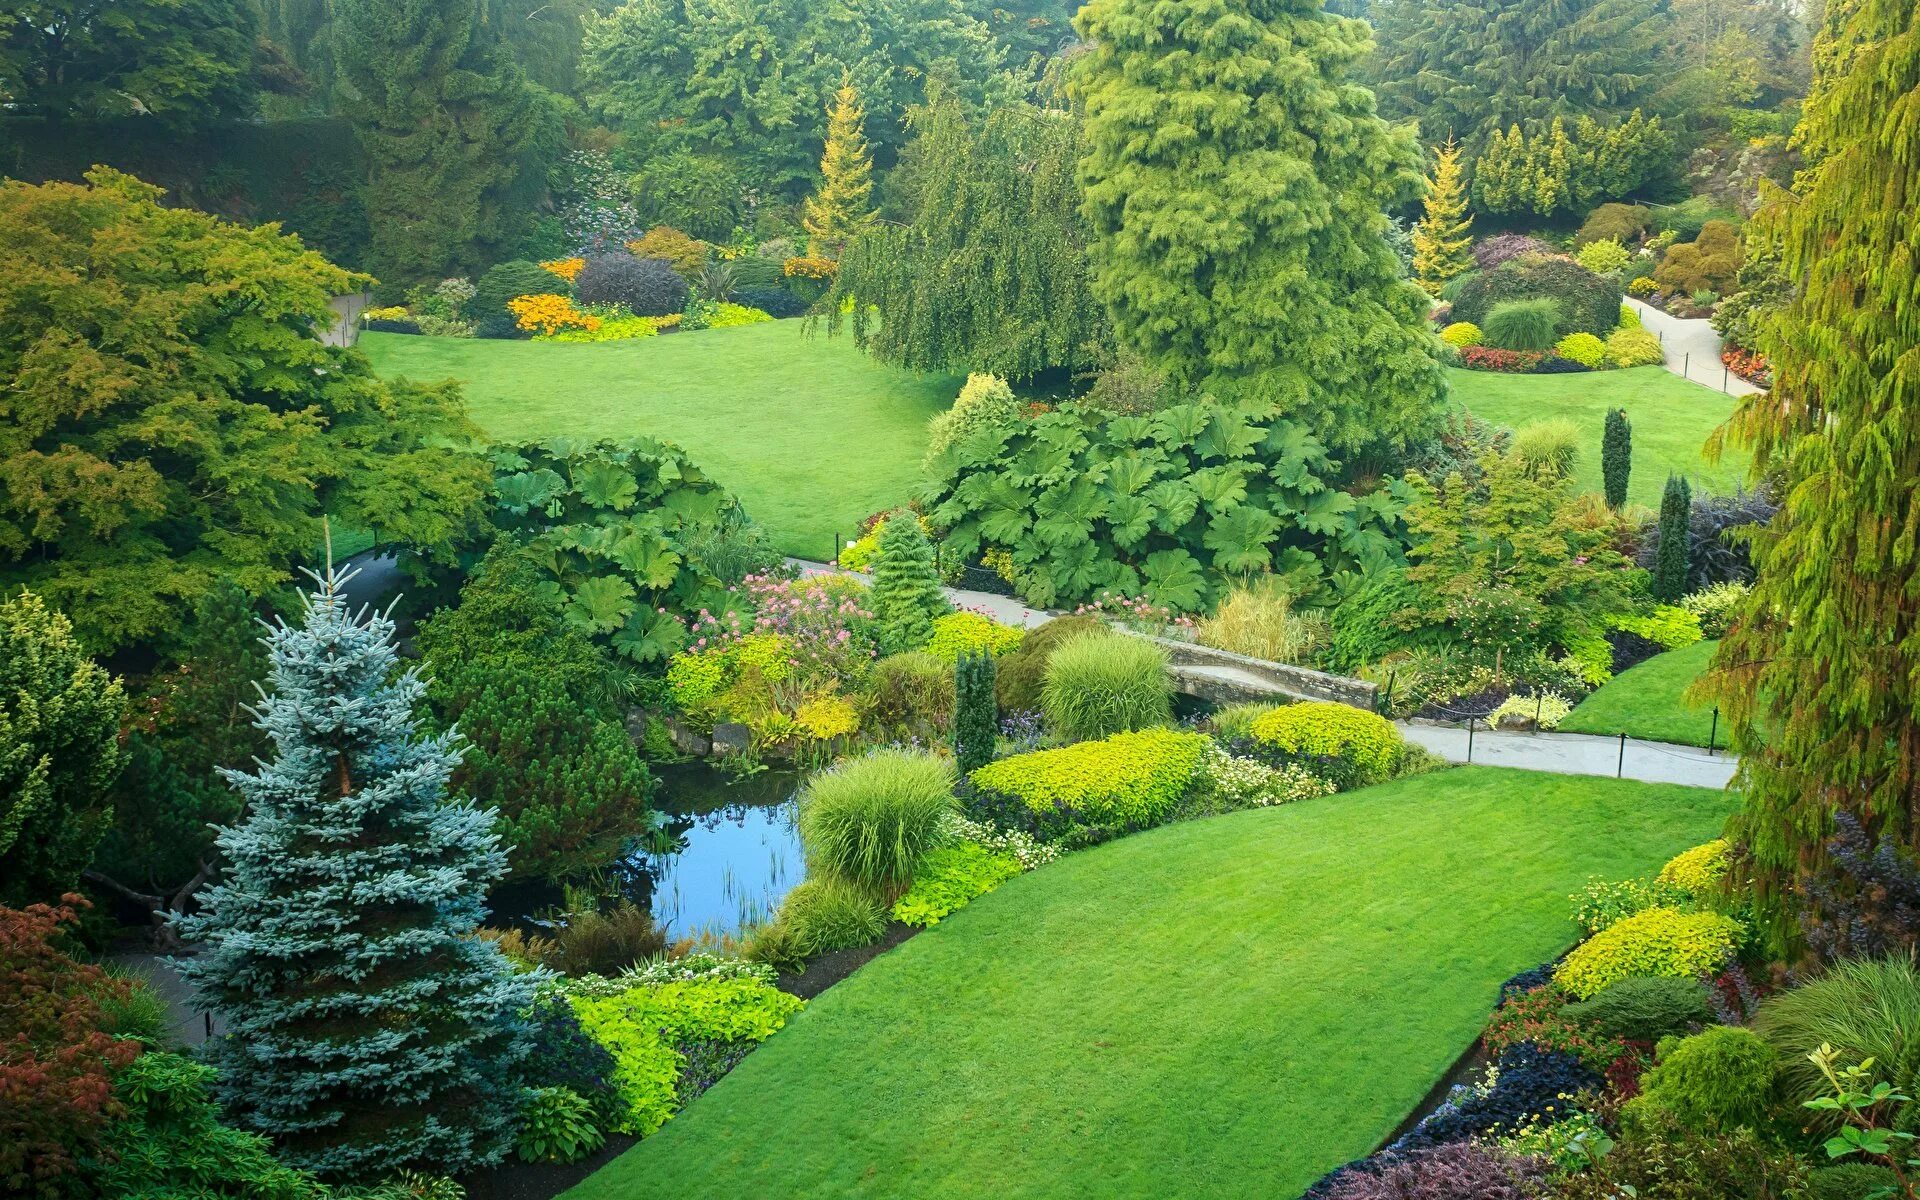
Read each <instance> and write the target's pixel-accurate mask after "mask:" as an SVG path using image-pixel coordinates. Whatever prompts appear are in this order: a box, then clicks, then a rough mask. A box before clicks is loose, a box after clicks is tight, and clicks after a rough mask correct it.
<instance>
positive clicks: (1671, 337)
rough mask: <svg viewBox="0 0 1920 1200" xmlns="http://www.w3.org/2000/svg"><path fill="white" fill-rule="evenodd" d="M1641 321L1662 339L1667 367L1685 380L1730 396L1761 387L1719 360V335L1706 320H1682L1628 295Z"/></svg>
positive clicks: (1629, 301) (1661, 343)
mask: <svg viewBox="0 0 1920 1200" xmlns="http://www.w3.org/2000/svg"><path fill="white" fill-rule="evenodd" d="M1627 303H1628V304H1631V305H1632V306H1633V308H1634V311H1636V312H1638V313H1639V314H1640V323H1641V324H1642V325H1644V326H1646V329H1647V332H1648V333H1651V334H1653V335H1655V336H1656V337H1658V338H1659V339H1660V345H1661V348H1662V349H1664V350H1666V352H1667V370H1669V371H1672V372H1673V373H1674V374H1675V375H1678V376H1680V378H1682V379H1689V380H1692V381H1693V382H1694V383H1697V384H1701V385H1702V386H1705V387H1710V388H1712V389H1713V390H1714V391H1716V392H1725V393H1726V394H1727V395H1729V396H1751V395H1752V394H1753V393H1755V392H1757V391H1759V390H1760V389H1759V388H1757V387H1755V386H1753V385H1752V384H1750V383H1748V382H1747V381H1746V380H1744V379H1742V378H1740V377H1739V376H1738V375H1735V374H1734V373H1733V372H1731V371H1729V370H1727V369H1726V367H1725V365H1724V364H1722V363H1721V361H1720V346H1721V342H1720V335H1719V334H1717V333H1715V332H1714V330H1713V323H1712V322H1711V321H1707V320H1688V321H1683V320H1681V319H1680V318H1679V317H1670V316H1668V315H1667V314H1666V313H1663V312H1661V311H1660V310H1659V309H1657V308H1655V307H1653V306H1652V305H1651V304H1644V303H1642V302H1641V301H1638V300H1635V299H1633V298H1632V297H1628V299H1627Z"/></svg>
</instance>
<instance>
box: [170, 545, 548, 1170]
mask: <svg viewBox="0 0 1920 1200" xmlns="http://www.w3.org/2000/svg"><path fill="white" fill-rule="evenodd" d="M348 578H350V576H344V575H341V574H339V573H337V572H335V571H334V570H333V569H332V568H331V567H329V569H328V571H327V573H326V575H325V576H324V577H320V578H319V586H318V588H317V590H315V591H314V592H313V593H312V594H311V595H309V596H308V597H307V602H306V616H305V621H304V623H303V624H302V625H301V626H300V627H299V628H292V627H289V626H287V625H286V624H285V623H282V624H280V625H279V626H278V627H277V628H276V629H274V631H273V633H272V636H271V638H270V646H269V660H270V663H271V681H272V691H271V693H270V694H268V695H267V696H266V697H265V699H264V700H263V701H262V702H261V705H260V707H259V710H258V712H259V718H260V725H261V728H262V729H263V730H265V732H266V734H267V736H268V738H269V739H271V741H272V743H273V753H272V758H271V760H270V761H268V762H265V763H263V764H262V765H261V766H260V768H259V770H258V771H256V772H252V773H247V772H241V771H233V770H228V771H224V772H223V774H224V775H225V776H226V778H227V780H228V782H230V783H232V784H233V786H234V787H236V788H237V789H239V791H240V793H241V795H242V796H243V797H244V798H245V800H246V804H247V815H246V818H245V819H244V820H243V821H242V823H241V824H240V825H239V826H237V827H234V828H229V829H225V830H222V831H221V833H220V836H219V839H218V841H219V845H220V848H221V849H222V850H223V851H224V852H225V854H226V858H227V863H228V866H227V870H226V874H225V876H224V878H223V879H222V880H221V881H220V883H219V884H218V885H217V886H215V887H213V888H211V889H209V890H208V891H207V892H206V893H205V894H204V896H203V903H204V906H205V907H204V908H203V910H202V911H201V912H200V913H198V914H196V915H193V916H190V917H186V918H183V919H181V920H180V922H179V926H180V929H181V931H182V933H183V934H184V935H185V937H186V938H187V939H188V940H189V941H196V942H199V943H200V944H201V947H202V952H201V953H200V954H199V955H197V956H195V957H194V958H192V959H189V960H187V961H186V962H185V963H184V964H183V968H182V969H183V973H184V974H185V975H186V977H187V978H188V979H189V980H190V981H191V982H192V983H193V984H194V986H195V987H196V988H197V989H198V991H199V994H200V1000H201V1003H202V1004H204V1005H205V1006H206V1007H207V1008H208V1009H210V1010H211V1011H213V1012H216V1013H218V1014H220V1016H221V1017H222V1018H223V1019H224V1020H225V1022H226V1025H227V1031H228V1032H227V1036H226V1037H224V1038H222V1039H220V1040H219V1041H218V1042H217V1043H215V1044H214V1045H213V1046H212V1047H211V1049H210V1057H211V1059H212V1061H214V1062H215V1064H216V1065H218V1066H219V1067H220V1069H221V1070H220V1090H221V1094H222V1099H223V1101H224V1103H225V1105H226V1107H227V1110H228V1112H229V1113H230V1114H231V1115H232V1117H233V1118H234V1119H235V1120H236V1121H237V1122H238V1123H239V1124H240V1125H241V1126H242V1127H243V1128H246V1129H249V1130H252V1131H254V1132H256V1133H261V1134H266V1135H268V1136H270V1137H272V1138H273V1139H274V1140H275V1141H276V1142H278V1143H279V1146H280V1148H281V1151H282V1154H283V1157H285V1158H286V1159H287V1161H289V1162H292V1163H294V1164H296V1165H298V1166H301V1167H305V1168H308V1169H311V1170H314V1171H319V1172H325V1173H328V1174H334V1175H354V1176H360V1175H378V1174H382V1173H386V1172H390V1171H393V1170H396V1169H399V1168H403V1167H412V1168H419V1169H426V1170H431V1171H434V1172H436V1173H450V1172H458V1171H462V1170H465V1169H467V1168H469V1167H473V1166H478V1165H484V1164H488V1163H492V1162H495V1161H497V1160H498V1159H499V1158H500V1157H501V1155H502V1154H504V1153H505V1152H506V1151H507V1149H509V1147H510V1146H511V1143H512V1135H513V1124H514V1118H515V1112H516V1107H517V1102H518V1099H519V1097H518V1091H519V1089H518V1087H517V1086H516V1079H515V1076H516V1071H517V1066H518V1061H519V1059H520V1058H521V1057H522V1056H523V1055H524V1053H525V1042H524V1038H523V1037H522V1031H523V1024H522V1021H521V1018H520V1016H519V1013H520V1012H521V1011H522V1010H524V1009H525V1008H526V1007H527V1005H528V1004H529V1003H530V1002H531V1001H532V999H533V990H534V986H535V983H536V982H537V981H536V980H535V978H534V977H532V976H527V975H515V974H514V973H513V971H512V970H511V968H510V967H509V966H508V964H507V962H506V960H505V958H504V957H503V956H502V955H501V953H500V951H499V950H498V948H496V947H495V946H493V945H492V944H491V943H489V942H485V941H481V940H478V939H476V938H474V937H473V936H472V935H473V932H474V930H475V929H477V928H478V927H479V925H480V923H481V920H482V918H483V917H484V916H485V915H486V907H485V903H484V900H485V895H486V891H487V888H488V886H489V885H491V884H493V883H494V882H496V881H498V880H499V879H500V878H501V877H502V876H503V875H504V874H505V872H506V856H505V854H503V853H502V852H501V850H500V848H499V846H498V844H497V841H496V839H495V836H494V834H493V832H492V830H493V823H494V814H493V813H492V812H491V811H488V810H485V809H481V808H478V807H476V806H475V805H474V804H472V803H471V802H470V801H465V800H455V801H452V802H449V801H448V800H447V798H446V796H445V790H446V783H447V777H448V776H449V775H450V774H451V773H452V771H453V769H454V768H455V767H456V766H457V765H458V764H459V761H460V754H459V750H458V739H457V735H454V734H447V735H443V736H440V737H430V738H429V737H421V736H419V734H418V732H417V726H416V722H415V718H414V711H415V709H416V708H417V707H418V706H419V704H420V702H421V700H422V698H423V697H424V695H425V692H426V685H425V684H424V683H423V682H422V681H421V679H420V678H419V676H418V675H417V674H416V673H415V672H414V671H412V670H407V671H404V672H400V673H398V674H396V673H395V652H394V646H393V622H392V621H390V620H389V619H387V618H386V617H384V616H380V615H373V616H366V615H365V614H364V613H363V614H362V615H360V616H355V615H353V614H351V613H349V611H348V608H347V602H346V599H345V597H344V596H342V595H341V586H342V584H343V583H345V582H346V580H347V579H348Z"/></svg>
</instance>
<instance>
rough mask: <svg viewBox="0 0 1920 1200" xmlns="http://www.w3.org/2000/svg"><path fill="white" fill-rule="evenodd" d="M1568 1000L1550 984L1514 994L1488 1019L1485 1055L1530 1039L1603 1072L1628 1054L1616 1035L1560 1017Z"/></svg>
mask: <svg viewBox="0 0 1920 1200" xmlns="http://www.w3.org/2000/svg"><path fill="white" fill-rule="evenodd" d="M1567 1002H1568V996H1567V994H1566V993H1565V992H1562V991H1561V990H1560V989H1559V988H1557V987H1555V986H1553V985H1552V984H1550V983H1549V984H1543V985H1541V986H1540V987H1537V988H1531V989H1529V990H1527V991H1524V992H1521V993H1520V994H1519V995H1516V996H1513V997H1512V998H1510V999H1509V1000H1508V1001H1507V1002H1506V1003H1505V1004H1502V1005H1501V1006H1500V1007H1499V1008H1496V1009H1494V1010H1493V1015H1492V1016H1491V1017H1488V1018H1487V1029H1486V1032H1485V1033H1484V1034H1482V1035H1481V1040H1482V1041H1483V1042H1484V1043H1485V1044H1486V1047H1487V1054H1488V1055H1490V1056H1491V1057H1494V1058H1498V1057H1499V1056H1500V1052H1501V1051H1503V1050H1505V1049H1506V1048H1507V1047H1509V1046H1512V1045H1514V1044H1515V1043H1518V1042H1532V1043H1533V1044H1534V1045H1536V1046H1540V1047H1542V1048H1543V1049H1547V1050H1564V1051H1565V1052H1566V1053H1568V1054H1571V1055H1573V1056H1574V1057H1575V1058H1577V1059H1579V1060H1580V1061H1581V1062H1583V1063H1585V1064H1586V1065H1587V1066H1588V1067H1589V1068H1590V1069H1592V1070H1595V1071H1605V1070H1606V1069H1607V1068H1608V1067H1610V1066H1611V1065H1612V1064H1613V1063H1614V1062H1616V1061H1618V1060H1619V1058H1620V1057H1621V1056H1622V1055H1624V1054H1626V1053H1627V1046H1626V1043H1624V1042H1622V1041H1620V1040H1619V1039H1618V1038H1608V1037H1600V1036H1599V1035H1597V1034H1595V1033H1593V1032H1592V1031H1591V1030H1588V1029H1585V1028H1582V1027H1581V1026H1580V1025H1578V1024H1576V1023H1575V1022H1573V1021H1569V1020H1567V1019H1566V1018H1565V1017H1563V1016H1561V1015H1560V1009H1561V1008H1562V1007H1563V1006H1564V1005H1566V1004H1567Z"/></svg>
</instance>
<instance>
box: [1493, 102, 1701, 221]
mask: <svg viewBox="0 0 1920 1200" xmlns="http://www.w3.org/2000/svg"><path fill="white" fill-rule="evenodd" d="M1675 165H1676V160H1675V155H1674V139H1673V135H1672V133H1670V132H1669V131H1668V130H1667V128H1666V126H1665V125H1664V124H1663V123H1662V122H1661V120H1660V118H1659V117H1654V118H1653V119H1652V120H1648V119H1646V118H1645V117H1644V116H1643V115H1642V114H1641V112H1640V110H1639V109H1635V110H1634V112H1633V115H1632V116H1631V117H1629V118H1627V119H1626V120H1624V121H1621V122H1620V123H1618V124H1616V125H1611V126H1609V125H1602V124H1601V123H1600V122H1598V121H1595V120H1594V119H1593V118H1591V117H1581V118H1580V120H1579V121H1578V122H1576V123H1575V124H1574V126H1573V128H1572V131H1571V132H1569V130H1568V126H1567V122H1566V121H1565V120H1564V119H1563V118H1560V117H1555V118H1554V119H1553V120H1552V121H1551V122H1549V123H1547V124H1546V125H1544V126H1541V127H1540V128H1538V129H1536V130H1534V131H1533V132H1531V133H1529V132H1526V131H1523V130H1522V129H1521V127H1520V126H1519V125H1518V124H1515V125H1514V126H1513V127H1512V128H1511V129H1509V130H1507V132H1506V133H1504V134H1503V133H1501V132H1500V131H1499V130H1497V129H1496V130H1495V131H1494V132H1493V134H1492V136H1491V137H1489V138H1488V139H1487V144H1486V149H1485V150H1484V151H1482V153H1481V155H1480V157H1479V158H1478V159H1477V160H1475V162H1474V166H1473V197H1474V204H1475V206H1476V207H1478V208H1479V209H1480V211H1482V212H1485V213H1494V214H1501V213H1531V214H1534V215H1536V216H1543V217H1546V216H1554V215H1556V214H1579V213H1585V212H1588V211H1590V210H1591V209H1593V208H1594V207H1595V206H1596V205H1598V204H1599V203H1601V202H1602V201H1608V200H1620V199H1624V198H1626V197H1628V196H1633V195H1637V194H1641V193H1646V192H1655V193H1657V192H1660V191H1662V190H1663V189H1664V188H1665V187H1666V185H1668V184H1669V183H1671V182H1672V180H1673V176H1674V168H1675Z"/></svg>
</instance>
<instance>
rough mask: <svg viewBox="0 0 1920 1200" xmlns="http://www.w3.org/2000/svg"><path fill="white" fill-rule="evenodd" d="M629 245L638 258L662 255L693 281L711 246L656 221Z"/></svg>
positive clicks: (663, 258) (669, 263)
mask: <svg viewBox="0 0 1920 1200" xmlns="http://www.w3.org/2000/svg"><path fill="white" fill-rule="evenodd" d="M627 249H628V250H629V251H631V252H632V254H633V256H634V257H635V258H638V259H649V258H657V259H659V260H660V261H661V262H664V263H666V264H667V265H668V266H669V267H672V268H673V269H674V271H675V273H677V274H678V275H679V276H680V277H681V278H682V279H685V280H687V281H688V282H689V283H691V282H692V281H694V280H696V279H698V278H699V277H700V269H701V268H702V267H704V266H706V265H707V253H708V249H709V247H708V246H707V244H706V243H705V242H703V241H701V240H700V239H698V238H694V237H689V236H687V235H686V234H684V233H681V232H680V231H679V230H678V229H675V228H673V227H672V226H670V225H655V226H654V227H653V228H652V229H649V230H647V232H646V233H644V234H643V235H641V236H640V237H639V238H638V239H636V240H634V241H631V242H628V243H627Z"/></svg>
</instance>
